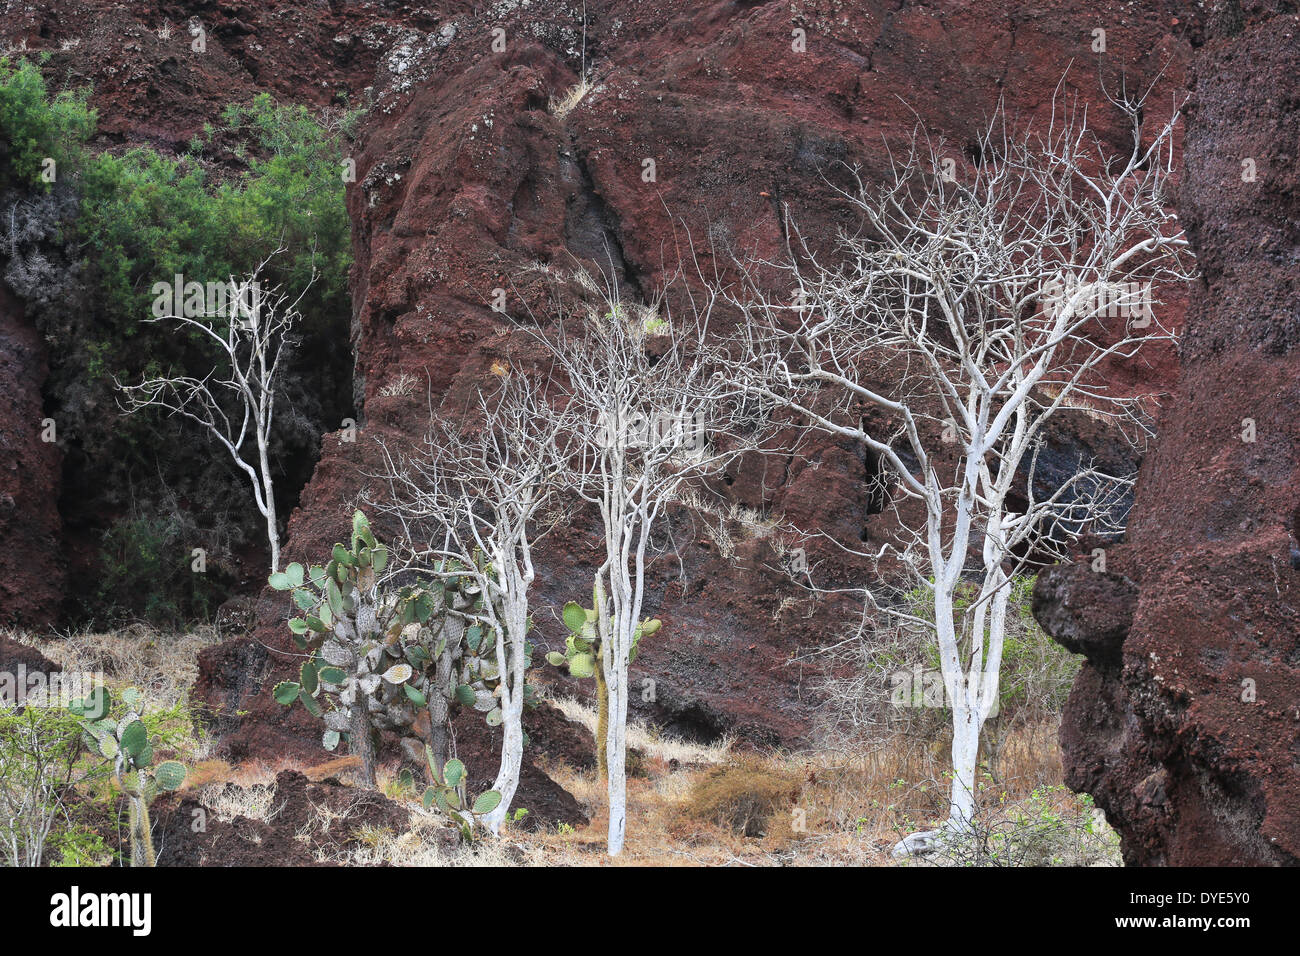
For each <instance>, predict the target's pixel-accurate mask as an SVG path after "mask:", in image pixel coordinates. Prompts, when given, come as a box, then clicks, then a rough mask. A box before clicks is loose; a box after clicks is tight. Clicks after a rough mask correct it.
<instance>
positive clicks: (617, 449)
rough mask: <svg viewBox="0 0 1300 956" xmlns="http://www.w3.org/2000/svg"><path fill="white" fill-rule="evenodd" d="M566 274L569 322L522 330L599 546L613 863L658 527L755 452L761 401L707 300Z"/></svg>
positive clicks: (623, 810) (597, 590)
mask: <svg viewBox="0 0 1300 956" xmlns="http://www.w3.org/2000/svg"><path fill="white" fill-rule="evenodd" d="M574 280H575V281H574V283H573V285H576V286H577V287H578V288H579V289H580V294H579V300H580V305H579V307H578V308H577V310H576V311H577V314H576V316H571V315H569V313H568V307H567V306H563V305H562V306H560V307H559V308H557V311H558V312H559V313H560V314H561V316H562V317H561V318H560V320H559V321H554V322H551V323H549V324H547V325H529V326H525V328H526V329H527V330H528V331H529V332H530V333H531V334H532V335H533V336H534V337H535V339H536V341H538V342H539V343H541V344H542V345H543V346H544V348H545V350H546V353H547V358H548V360H549V362H550V369H549V370H548V371H547V372H546V373H545V374H546V376H547V378H548V384H547V391H548V394H551V395H553V396H554V397H555V401H554V403H553V405H552V406H549V407H551V408H552V409H553V411H552V412H551V414H553V415H554V416H555V418H556V421H557V426H558V429H559V430H560V431H562V432H563V433H564V434H565V435H567V436H568V440H569V441H570V442H571V443H572V444H571V447H572V448H573V449H574V452H575V454H574V455H573V456H572V457H571V458H570V465H569V467H570V471H571V475H572V480H573V486H574V488H575V490H576V492H577V494H578V495H579V497H580V498H581V499H582V500H584V501H585V502H587V503H588V504H589V505H591V506H593V507H594V508H595V509H596V511H597V513H598V515H599V520H600V527H601V529H602V531H603V533H604V538H605V541H604V553H605V557H604V561H603V563H602V564H601V566H600V568H599V569H598V571H597V573H596V582H595V587H594V589H593V590H594V595H595V599H596V604H597V607H596V611H597V627H598V634H599V637H600V654H601V664H602V666H603V670H604V676H605V681H606V686H607V691H606V692H607V695H608V707H609V725H610V726H609V733H608V737H607V745H606V762H607V765H608V770H609V773H608V789H609V811H610V813H609V840H608V852H609V854H610V855H611V856H617V855H618V854H619V853H620V852H621V851H622V849H623V842H624V836H625V831H626V823H627V779H626V755H627V716H628V700H629V694H630V688H629V683H628V681H629V679H628V665H629V663H630V657H631V653H632V651H633V648H634V646H635V642H636V635H637V628H638V626H639V625H640V624H641V623H642V621H643V618H642V613H643V611H644V610H645V609H646V608H645V603H646V572H647V569H648V568H649V567H650V564H651V562H652V561H653V560H654V558H655V557H656V555H657V553H659V551H660V549H661V547H662V544H661V543H659V542H656V540H655V537H654V533H655V531H656V528H657V527H659V526H660V525H659V523H660V522H661V520H662V519H663V517H664V515H665V512H666V510H667V509H668V508H669V507H670V506H671V505H672V504H673V503H674V502H675V501H677V500H678V499H679V497H680V495H681V493H682V492H683V490H684V488H685V487H686V485H687V484H688V483H690V482H693V481H697V480H699V479H701V478H704V477H706V476H709V475H714V474H716V473H718V472H719V471H720V470H721V469H722V468H723V466H724V465H725V464H726V463H727V462H728V461H730V460H732V459H733V458H734V457H735V456H736V455H739V454H741V453H742V452H744V451H746V450H748V449H752V448H754V447H756V446H757V445H758V444H759V442H760V441H761V440H762V438H763V437H764V436H765V426H764V424H763V422H764V417H763V415H762V410H761V409H759V408H757V407H756V406H758V405H759V403H758V402H757V401H755V400H754V399H753V397H752V396H748V395H747V394H746V393H745V392H744V391H743V390H741V389H738V388H737V387H736V385H735V383H734V382H733V381H732V380H731V379H729V378H728V377H727V376H726V375H724V374H723V372H722V370H721V361H720V355H719V353H718V352H717V350H716V347H715V346H714V344H713V343H712V342H711V341H710V333H709V326H710V321H711V319H712V317H713V311H714V305H715V302H716V298H715V296H714V294H713V293H711V292H708V291H705V292H703V293H701V292H699V291H698V290H697V289H696V290H693V289H692V288H690V287H688V286H687V285H686V284H685V283H676V282H670V283H669V284H668V286H667V287H666V288H665V289H664V290H663V291H662V292H661V293H660V294H659V295H657V296H655V297H654V299H653V301H651V302H650V303H648V304H645V303H637V302H630V301H627V300H625V299H624V298H623V297H622V295H621V293H620V291H619V287H618V283H617V281H616V280H615V279H614V278H613V277H612V276H609V275H602V276H601V277H600V278H599V280H598V279H597V278H595V277H593V276H592V275H591V274H590V273H589V272H586V271H583V270H581V269H580V270H578V272H577V273H576V274H575V276H574ZM674 296H676V297H677V298H676V302H677V303H678V305H677V306H676V308H674V307H673V305H672V304H671V303H672V302H673V300H674ZM566 317H567V318H568V321H567V322H566V320H565V319H566ZM661 530H662V529H661ZM660 540H661V541H662V538H661V539H660Z"/></svg>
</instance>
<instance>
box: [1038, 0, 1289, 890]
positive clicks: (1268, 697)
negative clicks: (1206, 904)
mask: <svg viewBox="0 0 1300 956" xmlns="http://www.w3.org/2000/svg"><path fill="white" fill-rule="evenodd" d="M1211 7H1212V9H1211V11H1210V13H1209V16H1208V19H1207V24H1206V27H1205V33H1204V39H1203V42H1202V43H1200V44H1199V48H1198V49H1197V51H1196V53H1195V56H1194V57H1193V59H1192V62H1191V65H1190V67H1189V70H1190V74H1189V75H1190V79H1189V83H1190V92H1191V100H1190V102H1189V104H1188V109H1187V117H1188V118H1187V129H1186V133H1185V153H1184V165H1185V170H1186V171H1185V174H1184V178H1183V182H1182V185H1181V188H1180V189H1179V192H1178V196H1177V203H1178V208H1179V211H1180V215H1181V216H1182V218H1183V220H1184V221H1185V223H1186V226H1187V229H1188V233H1189V235H1190V237H1191V239H1192V240H1193V243H1194V245H1195V247H1196V251H1197V254H1198V257H1199V260H1200V266H1201V269H1202V271H1203V277H1202V279H1201V281H1200V282H1199V283H1198V284H1197V286H1196V288H1195V289H1194V291H1193V295H1192V298H1191V306H1190V310H1189V312H1188V317H1187V327H1186V333H1185V335H1184V338H1183V342H1182V351H1181V357H1180V359H1181V370H1180V375H1179V380H1178V387H1177V390H1176V397H1175V400H1174V402H1173V403H1172V405H1171V406H1170V407H1169V409H1168V412H1167V414H1166V415H1165V416H1164V418H1163V420H1162V422H1161V425H1160V434H1159V437H1158V440H1157V443H1156V447H1155V450H1154V452H1153V453H1152V454H1150V455H1149V456H1148V458H1147V461H1146V462H1145V464H1144V466H1143V469H1142V474H1141V478H1140V481H1139V485H1138V490H1137V498H1136V504H1135V507H1134V509H1133V512H1132V515H1131V518H1130V524H1129V530H1128V535H1127V541H1126V543H1125V544H1124V545H1123V546H1121V547H1117V548H1115V549H1113V550H1112V551H1111V552H1110V553H1108V554H1107V567H1108V570H1109V571H1110V572H1112V573H1114V574H1120V575H1123V576H1125V577H1127V578H1130V579H1131V580H1132V581H1134V582H1136V585H1137V600H1136V604H1135V605H1134V604H1133V600H1132V596H1131V595H1130V594H1128V593H1127V592H1125V593H1122V594H1113V593H1106V590H1105V589H1104V588H1102V587H1100V586H1097V587H1093V586H1091V585H1086V584H1082V583H1081V582H1082V581H1083V580H1085V579H1086V575H1087V574H1088V573H1089V571H1088V566H1087V565H1082V566H1078V565H1076V566H1075V567H1074V568H1071V569H1068V570H1064V571H1062V570H1057V571H1054V572H1052V574H1051V575H1045V576H1044V579H1043V582H1042V585H1041V589H1040V595H1038V598H1039V600H1038V602H1037V603H1036V610H1038V611H1039V613H1040V618H1039V619H1040V620H1041V621H1042V622H1043V623H1044V625H1045V626H1046V627H1048V628H1049V630H1052V631H1053V632H1054V633H1056V634H1058V635H1059V636H1062V637H1063V638H1065V639H1066V641H1067V646H1070V642H1072V643H1075V644H1076V645H1078V644H1083V645H1084V646H1085V648H1087V647H1089V646H1096V645H1101V646H1105V647H1110V646H1111V645H1112V644H1113V643H1114V639H1115V635H1116V632H1117V631H1118V630H1120V629H1122V630H1124V631H1125V633H1124V635H1123V636H1122V638H1120V639H1121V640H1122V646H1123V653H1122V656H1121V658H1120V659H1119V660H1118V661H1116V660H1114V659H1113V658H1108V657H1107V656H1105V655H1091V654H1090V660H1089V663H1088V664H1087V665H1085V667H1084V669H1083V671H1082V673H1081V674H1080V677H1079V679H1078V681H1077V682H1076V684H1075V687H1074V690H1073V692H1072V693H1071V696H1070V700H1069V704H1068V706H1067V709H1066V713H1065V715H1064V722H1063V726H1062V730H1061V743H1062V748H1063V750H1064V759H1065V766H1066V779H1067V783H1069V785H1070V786H1071V787H1074V788H1075V789H1078V790H1086V791H1087V792H1089V793H1091V794H1092V795H1093V796H1094V797H1095V798H1096V800H1097V804H1098V805H1099V806H1100V807H1102V808H1103V809H1104V810H1105V811H1106V813H1107V816H1108V818H1109V819H1110V821H1111V822H1112V823H1113V824H1114V825H1115V826H1116V827H1117V828H1118V829H1119V831H1120V833H1121V835H1122V837H1123V850H1124V857H1125V860H1126V861H1127V862H1129V863H1131V864H1164V865H1195V864H1202V865H1225V864H1243V865H1244V864H1295V863H1297V862H1300V611H1298V610H1297V608H1298V607H1300V571H1297V567H1296V565H1297V562H1296V561H1295V560H1294V559H1293V557H1292V555H1293V554H1294V553H1295V550H1294V549H1295V548H1296V546H1297V535H1298V534H1300V527H1298V526H1297V518H1298V517H1300V514H1297V508H1296V487H1297V483H1298V481H1300V421H1298V420H1297V417H1296V414H1295V409H1296V408H1297V407H1300V358H1298V356H1300V351H1297V347H1298V346H1300V308H1298V307H1297V302H1300V294H1298V292H1300V290H1298V289H1297V277H1300V168H1298V167H1297V165H1296V150H1297V144H1300V113H1298V112H1297V111H1296V109H1295V104H1296V102H1297V98H1300V42H1297V34H1298V33H1300V20H1298V19H1297V17H1296V15H1295V12H1294V6H1293V5H1292V4H1289V3H1283V2H1269V0H1252V2H1237V0H1230V2H1218V3H1215V4H1212V5H1211ZM1080 567H1082V568H1083V570H1077V569H1078V568H1080ZM1049 592H1050V593H1049ZM1065 608H1068V609H1069V612H1070V613H1069V614H1067V615H1064V616H1063V615H1062V610H1063V609H1065ZM1130 608H1131V610H1130ZM1130 614H1131V621H1130V622H1129V623H1128V625H1127V627H1123V619H1124V618H1126V617H1129V616H1130ZM1076 625H1077V628H1076ZM1080 632H1081V633H1080Z"/></svg>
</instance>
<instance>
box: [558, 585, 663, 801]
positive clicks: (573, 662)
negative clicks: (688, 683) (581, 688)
mask: <svg viewBox="0 0 1300 956" xmlns="http://www.w3.org/2000/svg"><path fill="white" fill-rule="evenodd" d="M604 600H605V593H604V590H603V588H602V587H601V584H600V579H599V578H597V579H596V583H595V586H594V587H593V588H592V592H591V607H583V606H582V605H581V604H579V603H578V602H577V601H570V602H569V603H568V604H566V605H564V613H563V618H564V626H565V627H566V628H568V630H569V633H568V636H567V637H566V638H565V641H564V653H560V652H559V651H551V652H550V653H549V654H547V655H546V660H547V662H548V663H550V664H552V665H554V666H555V667H563V668H565V669H566V670H567V671H568V672H569V676H571V677H580V678H587V677H595V678H596V768H597V770H598V771H599V772H600V776H601V778H602V779H603V778H604V777H606V776H608V775H609V762H608V755H607V752H606V745H607V742H608V740H609V690H608V687H607V685H606V683H605V665H604V663H603V662H602V655H601V640H602V635H601V633H600V620H601V618H600V613H599V611H598V609H599V608H600V606H601V605H602V603H603V602H604ZM661 627H663V622H662V621H660V620H659V619H658V618H650V619H648V620H644V621H642V622H641V623H640V624H638V625H637V626H636V634H635V636H634V637H633V640H632V647H631V649H630V651H629V656H628V663H629V664H630V663H632V661H635V660H636V655H637V651H638V650H639V648H640V644H641V638H643V637H648V636H650V635H652V634H655V633H658V631H659V629H660V628H661Z"/></svg>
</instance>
